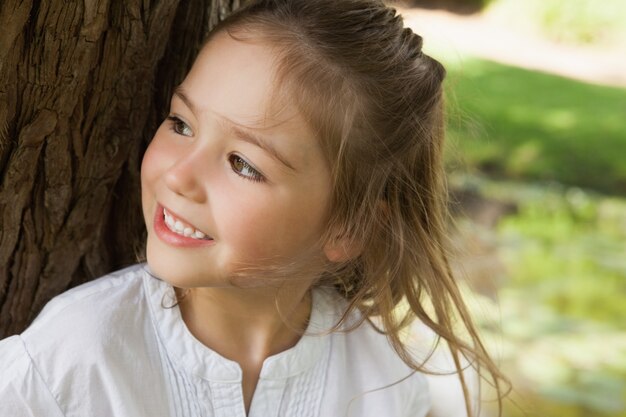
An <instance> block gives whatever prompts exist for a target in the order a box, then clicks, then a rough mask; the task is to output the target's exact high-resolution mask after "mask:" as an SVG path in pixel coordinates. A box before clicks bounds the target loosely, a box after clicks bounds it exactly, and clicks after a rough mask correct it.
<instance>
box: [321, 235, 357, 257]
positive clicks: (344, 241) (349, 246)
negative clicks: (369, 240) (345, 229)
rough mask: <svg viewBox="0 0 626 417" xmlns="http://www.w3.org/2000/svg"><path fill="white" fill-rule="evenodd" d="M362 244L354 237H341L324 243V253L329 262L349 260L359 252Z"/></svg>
mask: <svg viewBox="0 0 626 417" xmlns="http://www.w3.org/2000/svg"><path fill="white" fill-rule="evenodd" d="M362 250H363V245H362V244H361V243H360V242H358V241H357V240H356V239H352V238H350V237H341V238H337V239H333V240H332V241H330V242H328V243H326V244H325V245H324V255H326V259H328V260H329V261H330V262H346V261H350V260H352V259H354V258H356V257H357V256H359V255H360V254H361V252H362Z"/></svg>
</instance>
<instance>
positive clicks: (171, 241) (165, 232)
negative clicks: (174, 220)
mask: <svg viewBox="0 0 626 417" xmlns="http://www.w3.org/2000/svg"><path fill="white" fill-rule="evenodd" d="M168 212H169V210H168ZM172 214H173V213H172ZM152 224H153V228H154V232H155V233H156V235H157V236H158V237H159V239H161V240H162V241H163V242H165V243H166V244H168V245H170V246H176V247H200V246H212V245H214V244H215V240H213V239H209V240H206V239H193V238H191V237H185V236H182V235H179V234H178V233H174V232H172V231H171V230H170V229H169V228H168V227H167V225H166V224H165V217H164V216H163V206H162V205H161V204H159V203H157V207H156V210H155V213H154V221H153V223H152Z"/></svg>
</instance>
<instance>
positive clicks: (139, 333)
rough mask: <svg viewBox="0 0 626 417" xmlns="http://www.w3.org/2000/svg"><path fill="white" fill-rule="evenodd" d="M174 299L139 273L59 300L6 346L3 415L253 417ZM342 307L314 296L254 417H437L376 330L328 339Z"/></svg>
mask: <svg viewBox="0 0 626 417" xmlns="http://www.w3.org/2000/svg"><path fill="white" fill-rule="evenodd" d="M173 297H174V290H173V288H172V286H171V285H169V284H168V283H166V282H165V281H162V280H159V279H158V278H155V277H154V276H152V275H151V274H150V271H149V269H148V267H147V266H146V265H145V264H140V265H135V266H132V267H129V268H126V269H124V270H121V271H118V272H115V273H113V274H110V275H107V276H105V277H102V278H100V279H97V280H95V281H91V282H88V283H86V284H83V285H81V286H79V287H76V288H73V289H71V290H69V291H67V292H65V293H63V294H61V295H59V296H57V297H56V298H54V299H53V300H52V301H50V302H49V303H48V304H47V305H46V307H45V308H44V309H43V311H42V312H41V314H40V315H39V316H38V317H37V319H36V320H35V321H34V322H33V324H32V325H31V326H30V327H29V328H28V329H26V331H24V333H22V334H21V335H19V336H12V337H9V338H7V339H4V340H2V341H0V416H2V417H5V416H7V417H8V416H11V417H26V416H46V417H61V416H64V417H87V416H90V417H113V416H116V417H117V416H119V417H124V416H128V417H142V416H146V417H159V416H172V417H200V416H202V417H244V416H245V415H246V414H245V409H244V402H243V395H242V390H241V376H242V372H241V368H240V367H239V365H238V364H237V363H236V362H233V361H230V360H228V359H226V358H224V357H222V356H220V355H219V354H217V353H216V352H214V351H212V350H211V349H209V348H208V347H206V346H205V345H203V344H202V343H200V342H199V341H198V340H197V339H196V338H195V337H194V336H193V335H192V334H191V333H190V332H189V330H188V329H187V327H186V325H185V323H184V321H183V320H182V318H181V314H180V310H179V308H178V306H175V307H172V308H165V307H164V306H163V305H162V303H164V304H165V305H166V306H167V305H171V303H172V301H173V300H174V298H173ZM344 306H345V304H342V301H341V300H340V298H339V297H338V296H334V295H333V294H331V293H330V292H327V291H323V290H315V291H314V292H313V308H312V312H311V318H310V324H309V327H308V329H307V334H305V335H304V336H303V337H302V338H301V339H300V340H299V341H298V343H297V344H296V345H295V346H294V347H293V348H291V349H288V350H286V351H284V352H281V353H279V354H277V355H274V356H272V357H269V358H267V359H266V360H265V362H264V363H263V368H262V370H261V374H260V379H259V382H258V384H257V386H256V390H255V392H254V396H253V399H252V404H251V407H250V410H249V413H248V416H249V417H279V416H285V417H286V416H296V417H309V416H310V417H313V416H316V417H317V416H320V417H335V416H336V417H341V416H346V417H348V416H355V417H381V416H385V417H423V416H425V415H426V414H427V412H428V410H429V407H430V405H429V402H430V394H429V389H428V383H427V381H426V378H425V377H424V375H423V374H421V373H416V372H413V371H411V369H409V368H408V367H407V366H406V365H405V364H404V363H403V362H402V361H401V360H400V358H399V357H398V356H397V355H396V353H395V352H394V351H393V349H392V348H391V347H390V345H389V343H388V342H387V339H386V337H385V336H384V335H381V334H379V333H377V332H376V331H374V329H373V328H372V327H371V325H369V324H367V322H366V323H364V324H363V325H361V326H360V327H358V328H357V329H355V330H354V331H351V332H348V333H345V332H344V333H342V332H335V333H331V334H322V332H323V331H324V330H327V329H329V328H331V327H332V325H334V324H335V322H336V321H337V318H338V317H339V314H341V312H342V310H341V309H342V307H344ZM450 415H451V416H452V415H454V414H450ZM456 415H461V414H456Z"/></svg>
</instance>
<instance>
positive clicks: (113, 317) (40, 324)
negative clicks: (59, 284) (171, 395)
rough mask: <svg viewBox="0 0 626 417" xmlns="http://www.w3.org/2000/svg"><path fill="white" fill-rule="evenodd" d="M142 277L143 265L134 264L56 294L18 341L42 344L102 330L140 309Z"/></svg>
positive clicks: (142, 295)
mask: <svg viewBox="0 0 626 417" xmlns="http://www.w3.org/2000/svg"><path fill="white" fill-rule="evenodd" d="M143 275H144V265H143V264H136V265H132V266H130V267H127V268H124V269H121V270H119V271H115V272H112V273H110V274H108V275H105V276H103V277H100V278H97V279H95V280H93V281H89V282H86V283H84V284H82V285H79V286H77V287H74V288H72V289H70V290H67V291H65V292H64V293H62V294H59V295H57V296H56V297H54V298H53V299H52V300H50V301H49V302H48V303H47V304H46V305H45V307H44V308H43V310H42V311H41V312H40V313H39V315H38V316H37V318H36V319H35V320H34V321H33V323H32V324H31V325H30V327H28V328H27V329H26V330H25V331H24V333H22V335H21V336H22V338H23V339H24V340H25V341H30V340H33V341H34V340H38V339H42V340H41V342H43V341H44V340H43V339H47V340H58V339H60V338H61V337H63V338H65V337H69V336H80V334H84V332H87V333H90V335H91V336H93V332H94V331H104V330H105V328H106V327H110V326H112V325H115V324H116V322H118V321H120V319H121V318H122V317H123V316H126V315H127V314H129V313H132V312H134V311H135V310H136V309H137V308H139V307H140V306H141V303H142V299H143V297H144V294H143V286H142V282H143V280H142V277H143ZM65 340H67V339H65Z"/></svg>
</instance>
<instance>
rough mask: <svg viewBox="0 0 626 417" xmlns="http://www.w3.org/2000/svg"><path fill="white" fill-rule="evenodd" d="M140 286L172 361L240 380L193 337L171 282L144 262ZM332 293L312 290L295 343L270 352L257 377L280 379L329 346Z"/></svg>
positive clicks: (205, 374)
mask: <svg viewBox="0 0 626 417" xmlns="http://www.w3.org/2000/svg"><path fill="white" fill-rule="evenodd" d="M143 281H144V287H145V290H146V295H147V301H148V304H149V305H150V311H151V315H152V319H153V322H154V325H155V328H156V329H157V332H158V334H159V338H160V339H161V341H162V343H163V345H164V346H165V349H166V350H167V353H168V355H169V356H170V358H171V359H172V361H173V362H174V363H176V364H177V365H178V366H179V367H181V368H183V369H185V370H186V371H187V372H189V373H192V374H194V375H196V376H199V377H200V378H203V379H206V380H209V381H219V382H240V381H241V376H242V372H241V367H240V366H239V364H238V363H237V362H234V361H231V360H229V359H226V358H224V357H223V356H221V355H220V354H218V353H217V352H215V351H213V350H212V349H210V348H209V347H207V346H205V345H204V344H202V343H201V342H200V341H199V340H198V339H196V338H195V337H194V336H193V335H192V334H191V332H190V331H189V329H188V328H187V326H186V325H185V322H184V321H183V319H182V316H181V313H180V308H179V307H178V305H176V306H174V307H171V308H167V307H169V306H171V305H172V304H174V303H175V300H176V295H175V292H174V288H173V287H172V285H170V284H169V283H167V282H166V281H163V280H161V279H160V278H158V277H156V276H155V275H153V273H152V272H151V271H150V268H149V267H148V265H147V264H145V265H144V276H143ZM333 298H334V297H333V295H332V294H330V293H328V292H327V291H324V290H321V289H315V290H313V293H312V309H311V317H310V319H309V324H308V326H307V330H306V332H305V334H304V335H303V336H302V337H301V338H300V340H299V341H298V343H297V344H296V345H295V346H294V347H292V348H290V349H287V350H285V351H283V352H280V353H278V354H276V355H273V356H270V357H269V358H267V359H266V360H265V362H264V363H263V368H262V369H261V374H260V378H261V379H284V378H289V377H291V376H294V375H297V374H299V373H302V372H306V371H307V370H309V369H310V368H311V367H312V366H313V365H314V364H316V363H317V362H318V360H319V359H320V357H321V355H322V353H323V352H324V351H325V349H330V338H329V335H328V330H329V329H331V328H332V327H333V326H334V324H335V323H336V322H337V320H338V319H339V314H338V311H337V307H336V306H337V304H336V302H334V301H335V300H333Z"/></svg>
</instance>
